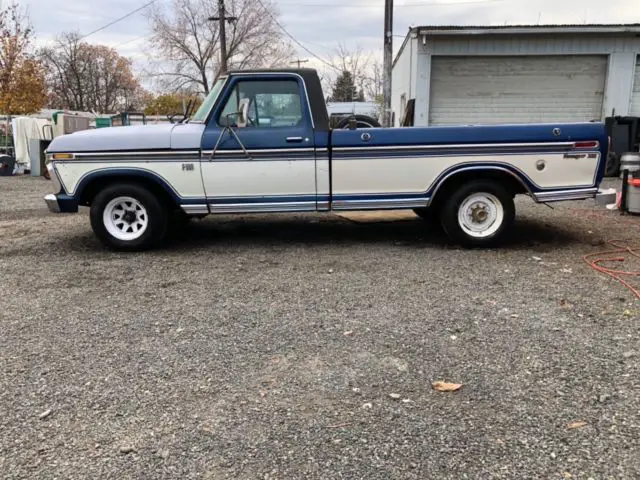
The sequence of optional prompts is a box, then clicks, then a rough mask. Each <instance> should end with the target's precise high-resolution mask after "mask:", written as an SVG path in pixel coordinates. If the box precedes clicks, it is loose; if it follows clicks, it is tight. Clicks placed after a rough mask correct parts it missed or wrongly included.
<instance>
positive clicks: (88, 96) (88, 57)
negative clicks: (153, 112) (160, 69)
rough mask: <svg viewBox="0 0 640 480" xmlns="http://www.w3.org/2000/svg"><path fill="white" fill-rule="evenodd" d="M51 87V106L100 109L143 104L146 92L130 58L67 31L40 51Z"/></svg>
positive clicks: (83, 109) (131, 107) (107, 110)
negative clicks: (52, 43) (132, 66)
mask: <svg viewBox="0 0 640 480" xmlns="http://www.w3.org/2000/svg"><path fill="white" fill-rule="evenodd" d="M39 56H40V60H41V62H42V63H43V65H44V66H45V69H46V72H47V74H46V77H47V84H48V86H49V89H50V102H49V103H50V106H51V107H52V108H68V109H71V110H79V111H96V112H101V113H107V112H116V111H123V110H130V109H133V108H140V107H141V106H142V105H140V103H141V102H142V101H143V99H144V97H145V94H144V91H143V90H142V88H141V86H140V83H139V82H138V80H137V79H136V78H135V76H134V74H133V72H132V70H131V61H130V60H129V59H127V58H125V57H122V56H120V55H119V54H118V52H117V51H116V50H114V49H112V48H109V47H106V46H103V45H90V44H88V43H86V42H82V41H81V39H80V37H79V35H78V34H76V33H64V34H62V35H61V36H60V37H58V39H57V41H56V44H55V45H54V46H53V47H47V48H43V49H42V50H40V52H39Z"/></svg>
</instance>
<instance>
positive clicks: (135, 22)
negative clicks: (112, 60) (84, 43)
mask: <svg viewBox="0 0 640 480" xmlns="http://www.w3.org/2000/svg"><path fill="white" fill-rule="evenodd" d="M158 1H159V2H162V3H164V4H167V3H168V2H169V1H170V0H158ZM212 1H215V0H212ZM227 1H229V0H227ZM274 2H275V3H276V4H277V5H278V8H279V10H280V13H281V17H280V21H281V23H282V24H283V25H284V26H285V28H286V29H287V30H288V31H289V32H290V33H291V34H292V35H293V36H294V37H295V38H296V39H298V40H299V41H300V42H301V43H303V44H304V45H305V46H306V47H307V48H308V49H309V50H311V51H312V52H314V53H315V54H317V55H319V56H321V57H322V58H325V59H326V58H329V57H331V56H332V55H333V52H334V51H335V48H336V47H337V45H338V43H339V42H342V43H344V44H346V45H347V46H351V47H353V46H355V45H360V46H361V47H362V48H363V49H365V50H367V51H370V52H378V53H379V52H380V51H381V45H382V38H383V18H384V0H298V1H296V0H274ZM144 3H145V1H144V0H136V2H132V1H131V0H109V1H108V2H107V1H103V2H101V3H100V4H99V3H98V2H96V0H92V1H87V0H66V1H64V2H51V1H50V0H29V3H28V9H29V11H30V15H31V19H32V23H33V24H34V27H35V29H36V33H37V35H38V43H39V44H43V43H48V42H51V41H52V40H53V39H54V38H55V36H56V35H58V34H59V33H61V32H66V31H78V32H80V33H82V34H87V33H89V32H91V31H93V30H96V29H98V28H100V27H101V26H103V25H106V24H107V23H109V22H111V21H113V20H114V19H116V18H118V17H121V16H122V15H125V14H126V13H128V12H130V11H132V10H133V9H135V8H136V7H138V6H141V5H144ZM97 5H101V7H97ZM107 5H108V8H107ZM538 22H541V23H572V24H575V23H578V24H581V23H585V22H592V23H634V22H638V23H640V1H638V0H609V1H607V2H602V1H601V0H395V22H394V23H395V33H396V35H399V36H400V37H402V36H404V35H406V33H407V30H408V29H409V27H410V26H412V25H414V26H417V25H456V24H457V25H504V24H536V23H538ZM148 33H149V26H148V23H147V20H146V18H145V16H144V12H140V13H137V14H135V15H133V16H131V17H129V18H127V19H125V20H123V21H121V22H118V23H117V24H115V25H113V26H111V27H109V28H107V29H105V30H103V31H101V32H98V33H96V34H94V35H91V36H90V37H89V38H88V39H87V40H88V41H91V42H93V43H101V44H105V45H110V46H113V47H115V48H117V49H118V50H119V51H120V53H121V54H123V55H125V56H128V57H130V58H132V59H133V60H134V62H136V63H144V62H145V58H146V54H145V49H147V48H148V41H147V37H145V35H147V34H148ZM395 40H396V41H395V47H396V49H397V48H399V46H400V45H401V44H402V38H396V39H395ZM298 55H299V56H300V57H301V58H311V55H310V54H309V53H307V52H305V51H304V50H302V49H299V52H298ZM312 64H313V65H316V66H317V65H320V62H318V61H315V62H313V63H312Z"/></svg>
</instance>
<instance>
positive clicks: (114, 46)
mask: <svg viewBox="0 0 640 480" xmlns="http://www.w3.org/2000/svg"><path fill="white" fill-rule="evenodd" d="M151 35H153V33H146V34H144V35H140V36H139V37H136V38H133V39H131V40H125V41H123V42H120V43H116V44H115V45H111V48H117V47H122V46H123V45H129V44H130V43H133V42H137V41H138V40H142V39H143V38H147V37H150V36H151Z"/></svg>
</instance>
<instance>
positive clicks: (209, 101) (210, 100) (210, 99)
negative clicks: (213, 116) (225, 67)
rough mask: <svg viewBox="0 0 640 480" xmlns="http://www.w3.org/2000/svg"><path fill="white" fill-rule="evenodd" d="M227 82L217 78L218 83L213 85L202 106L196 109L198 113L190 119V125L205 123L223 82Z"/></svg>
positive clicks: (224, 79) (225, 79) (225, 78)
mask: <svg viewBox="0 0 640 480" xmlns="http://www.w3.org/2000/svg"><path fill="white" fill-rule="evenodd" d="M226 81H227V77H223V78H219V79H218V81H217V82H216V83H215V84H214V85H213V88H212V89H211V91H210V92H209V95H207V98H205V99H204V102H202V105H201V106H200V108H199V109H198V111H197V112H196V113H195V114H194V115H193V117H191V120H190V122H191V123H204V122H206V121H207V117H208V116H209V112H210V111H211V109H212V108H213V104H214V103H216V99H217V98H218V95H219V94H220V91H221V90H222V86H223V85H224V82H226Z"/></svg>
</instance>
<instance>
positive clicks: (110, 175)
mask: <svg viewBox="0 0 640 480" xmlns="http://www.w3.org/2000/svg"><path fill="white" fill-rule="evenodd" d="M127 182H129V183H134V184H136V185H140V186H143V187H145V188H147V189H148V190H149V191H151V192H152V193H153V194H154V195H156V196H158V198H160V199H162V201H163V203H165V205H167V206H170V207H178V206H179V204H180V201H179V197H178V195H177V194H176V192H175V191H174V190H173V189H172V188H171V186H170V185H169V184H168V183H167V181H166V180H165V179H164V178H162V177H160V176H159V175H157V174H155V173H153V172H149V171H147V170H140V169H110V170H99V171H96V172H92V173H90V174H88V175H86V176H85V177H84V178H82V180H81V181H80V183H79V184H78V187H77V188H76V194H75V196H76V198H78V202H79V204H80V205H82V206H90V205H91V202H92V201H93V199H94V198H95V196H96V195H97V194H98V193H99V192H100V191H101V190H102V189H104V188H105V187H107V186H109V185H113V184H116V183H127Z"/></svg>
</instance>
